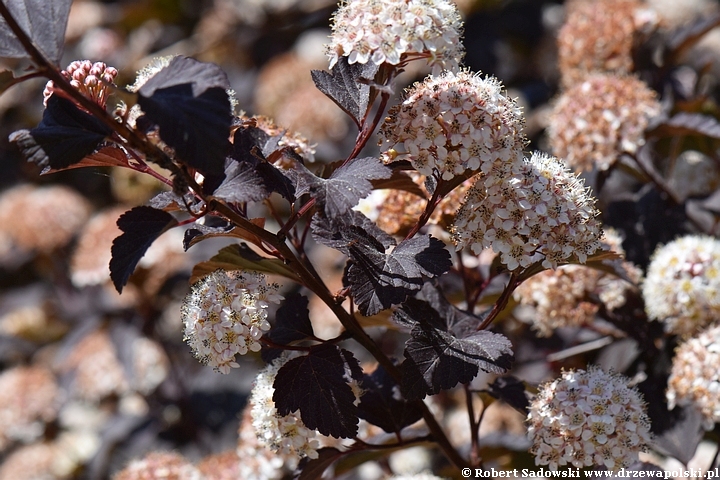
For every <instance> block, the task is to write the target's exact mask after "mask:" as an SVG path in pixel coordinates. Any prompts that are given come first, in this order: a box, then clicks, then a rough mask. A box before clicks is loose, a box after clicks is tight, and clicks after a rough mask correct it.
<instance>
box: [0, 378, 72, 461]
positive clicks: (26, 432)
mask: <svg viewBox="0 0 720 480" xmlns="http://www.w3.org/2000/svg"><path fill="white" fill-rule="evenodd" d="M59 395H60V389H59V387H58V385H57V383H56V382H55V377H54V375H53V374H52V372H50V371H49V370H48V369H46V368H42V367H15V368H11V369H9V370H5V371H4V372H3V373H2V374H0V451H1V450H4V449H6V448H7V447H8V446H9V445H11V444H12V443H13V442H16V441H22V442H30V441H32V440H35V439H36V438H38V437H40V436H41V435H42V434H43V432H44V430H45V423H46V422H49V421H51V420H53V419H54V418H55V417H56V416H57V413H58V399H59Z"/></svg>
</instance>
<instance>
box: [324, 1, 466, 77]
mask: <svg viewBox="0 0 720 480" xmlns="http://www.w3.org/2000/svg"><path fill="white" fill-rule="evenodd" d="M332 31H333V33H332V37H331V42H330V44H329V45H328V56H329V57H330V68H332V67H333V66H334V65H335V63H336V62H337V60H338V58H339V57H341V56H346V57H348V62H349V63H367V62H369V61H370V62H373V63H375V64H376V65H380V64H382V63H389V64H392V65H397V64H398V63H400V62H402V61H405V60H410V59H412V58H427V59H428V63H430V64H431V65H433V67H434V69H436V70H437V71H440V70H441V69H442V68H445V69H449V70H456V69H457V68H458V65H459V63H460V61H461V60H462V57H463V55H464V53H465V52H464V48H463V44H462V41H461V37H462V31H463V25H462V19H461V18H460V14H459V13H458V11H457V7H456V6H455V4H454V3H453V2H451V1H449V0H343V1H342V3H341V4H340V6H339V8H338V10H337V11H336V12H335V15H334V16H333V24H332Z"/></svg>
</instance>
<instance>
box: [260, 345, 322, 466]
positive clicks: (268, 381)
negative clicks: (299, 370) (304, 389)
mask: <svg viewBox="0 0 720 480" xmlns="http://www.w3.org/2000/svg"><path fill="white" fill-rule="evenodd" d="M289 359H290V356H289V355H287V354H283V355H282V356H281V357H279V358H277V359H275V360H274V361H273V362H272V363H270V364H269V365H267V366H266V367H265V368H264V369H263V370H262V371H260V373H259V374H258V376H257V377H256V379H255V385H254V386H253V389H252V392H251V393H250V404H251V405H252V410H251V415H252V425H253V428H254V429H255V433H256V435H257V438H258V441H259V442H260V444H262V445H265V446H266V447H269V448H270V449H271V450H273V451H275V452H277V453H278V454H279V455H280V456H281V457H284V458H286V459H293V458H294V459H295V461H298V460H299V459H301V458H303V457H309V458H317V457H318V452H317V451H318V449H319V448H320V443H319V442H318V437H319V434H318V433H317V432H316V431H315V430H310V429H309V428H307V427H306V426H305V424H304V423H303V421H302V419H301V418H300V412H299V411H295V412H292V413H290V414H288V415H280V414H278V412H277V409H276V408H275V402H273V399H272V398H273V393H274V392H275V388H274V387H273V383H275V376H276V375H277V373H278V371H279V370H280V368H282V366H283V365H285V363H287V361H288V360H289Z"/></svg>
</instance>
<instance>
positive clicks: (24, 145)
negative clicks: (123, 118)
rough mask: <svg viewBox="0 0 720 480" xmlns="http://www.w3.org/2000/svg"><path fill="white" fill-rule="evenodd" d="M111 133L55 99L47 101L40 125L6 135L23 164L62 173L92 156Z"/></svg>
mask: <svg viewBox="0 0 720 480" xmlns="http://www.w3.org/2000/svg"><path fill="white" fill-rule="evenodd" d="M110 133H111V130H110V128H108V127H107V126H106V125H105V124H104V123H102V122H100V120H97V119H96V118H95V117H93V116H92V115H90V114H88V113H86V112H84V111H82V110H80V109H79V108H77V107H76V106H75V104H74V103H73V102H71V101H70V100H67V99H65V98H62V97H60V96H59V95H52V96H51V97H50V98H49V99H48V103H47V108H46V109H45V111H44V112H43V118H42V120H41V121H40V124H39V125H38V126H37V127H35V128H33V129H31V130H18V131H17V132H14V133H12V134H11V135H10V137H9V139H10V141H11V142H14V143H16V144H17V146H18V147H19V148H20V152H21V153H22V155H23V156H24V157H25V158H26V159H27V161H29V162H32V163H35V164H36V165H38V166H39V167H40V168H42V169H43V173H47V172H49V171H51V170H62V169H65V168H68V167H70V166H71V165H74V164H76V163H79V162H81V161H82V160H83V159H84V158H85V157H86V156H87V155H90V154H91V153H93V152H94V151H95V150H96V149H97V148H98V146H99V145H100V143H102V142H103V140H105V138H106V137H107V136H108V135H110Z"/></svg>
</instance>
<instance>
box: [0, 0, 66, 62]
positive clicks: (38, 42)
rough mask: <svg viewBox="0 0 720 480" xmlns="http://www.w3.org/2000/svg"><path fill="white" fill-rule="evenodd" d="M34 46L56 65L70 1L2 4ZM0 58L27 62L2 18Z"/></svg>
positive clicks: (8, 0)
mask: <svg viewBox="0 0 720 480" xmlns="http://www.w3.org/2000/svg"><path fill="white" fill-rule="evenodd" d="M3 3H4V4H5V6H6V7H7V9H8V10H10V13H11V14H12V16H13V18H14V19H15V21H16V22H17V23H18V25H20V28H22V30H23V31H24V32H25V33H26V34H27V36H28V37H30V40H32V43H33V45H35V47H36V48H37V49H38V50H40V53H42V54H43V55H44V56H45V58H47V59H48V60H50V61H51V62H52V63H54V64H55V65H58V64H59V63H60V57H61V56H62V52H63V45H64V43H65V28H66V27H67V21H68V17H69V15H70V4H71V3H72V0H53V1H52V2H48V1H46V0H3ZM0 57H8V58H30V55H28V53H27V52H26V51H25V48H24V47H23V46H22V44H21V43H20V41H19V40H18V39H17V38H16V36H15V34H14V33H13V32H12V30H10V26H9V25H8V24H7V22H6V21H5V19H4V18H2V17H0Z"/></svg>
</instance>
